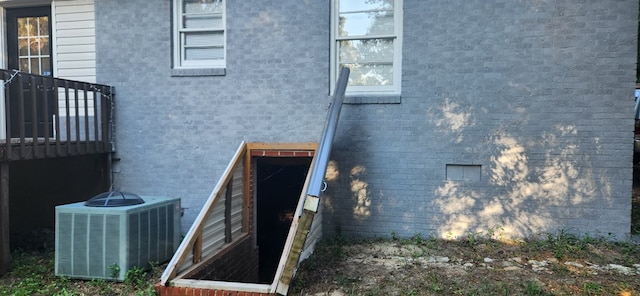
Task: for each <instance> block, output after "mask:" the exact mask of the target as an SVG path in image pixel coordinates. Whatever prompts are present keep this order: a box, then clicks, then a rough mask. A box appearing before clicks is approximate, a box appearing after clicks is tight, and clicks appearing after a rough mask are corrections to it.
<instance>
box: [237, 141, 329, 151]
mask: <svg viewBox="0 0 640 296" xmlns="http://www.w3.org/2000/svg"><path fill="white" fill-rule="evenodd" d="M247 148H248V149H249V150H254V149H256V150H312V151H315V150H316V149H317V148H318V143H315V142H307V143H264V142H252V143H248V144H247Z"/></svg>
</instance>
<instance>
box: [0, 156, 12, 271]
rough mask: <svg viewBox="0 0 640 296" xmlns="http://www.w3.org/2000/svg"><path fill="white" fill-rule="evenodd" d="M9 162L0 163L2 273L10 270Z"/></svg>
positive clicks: (0, 267)
mask: <svg viewBox="0 0 640 296" xmlns="http://www.w3.org/2000/svg"><path fill="white" fill-rule="evenodd" d="M10 261H11V253H10V248H9V162H8V161H4V162H2V163H0V275H3V274H5V273H6V272H7V271H9V264H10Z"/></svg>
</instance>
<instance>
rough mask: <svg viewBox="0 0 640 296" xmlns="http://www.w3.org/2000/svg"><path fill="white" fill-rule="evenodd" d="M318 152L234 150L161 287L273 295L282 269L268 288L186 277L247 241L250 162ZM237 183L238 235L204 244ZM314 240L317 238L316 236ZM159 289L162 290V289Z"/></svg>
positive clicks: (307, 146) (294, 147)
mask: <svg viewBox="0 0 640 296" xmlns="http://www.w3.org/2000/svg"><path fill="white" fill-rule="evenodd" d="M317 148H318V144H317V143H263V142H253V143H245V142H242V143H241V144H240V146H239V147H238V149H237V150H236V153H235V155H234V157H233V158H232V160H231V162H230V163H229V165H228V166H227V168H226V170H225V172H224V173H223V175H222V177H221V179H220V180H219V182H218V184H217V185H216V187H215V188H214V189H213V191H212V193H211V194H210V195H209V198H208V199H207V201H206V202H205V205H204V206H203V209H202V210H201V212H200V214H199V215H198V217H197V218H196V220H195V221H194V223H193V224H192V226H191V228H190V229H189V231H188V232H187V234H186V235H185V238H184V239H183V241H182V243H181V244H180V246H179V247H178V249H177V251H176V252H175V254H174V256H173V258H172V259H171V261H170V262H169V264H168V266H167V268H166V269H165V271H164V273H163V274H162V277H161V281H160V285H161V286H169V287H179V288H185V289H189V288H192V289H204V290H218V291H242V292H253V293H261V294H273V293H274V292H275V287H276V284H277V282H278V280H279V279H280V276H279V275H281V274H282V270H283V268H284V267H283V266H280V265H279V266H278V271H277V272H276V276H275V277H274V282H273V283H272V284H270V285H268V284H257V283H255V284H254V283H240V282H226V281H210V280H194V279H188V278H185V277H188V275H189V273H190V272H192V271H194V270H196V269H198V268H201V266H200V265H201V264H206V263H207V258H211V257H214V256H216V254H218V253H222V252H225V250H227V249H228V248H233V247H235V246H236V244H237V241H238V240H240V239H243V238H246V237H247V236H248V235H249V231H250V228H251V227H252V226H251V223H252V221H251V219H250V217H251V213H249V211H252V209H253V207H254V206H255V202H251V201H253V200H254V199H253V197H255V194H254V193H253V190H252V188H251V187H252V182H251V181H250V180H251V178H252V175H251V174H252V172H251V168H252V167H253V165H252V162H253V161H254V160H253V159H254V158H255V157H313V156H314V155H315V154H316V151H317ZM312 167H313V160H312V163H311V165H310V167H309V170H311V168H312ZM309 176H310V174H307V180H306V181H305V187H303V190H302V194H301V198H300V199H299V201H298V206H297V209H298V210H297V212H298V211H299V210H300V208H301V207H302V206H303V202H304V200H303V198H302V197H304V192H306V190H307V186H306V184H308V182H309V180H308V179H309ZM238 181H240V182H239V183H240V184H242V190H241V192H242V203H243V206H242V209H243V210H242V211H243V214H242V217H243V218H242V231H241V233H240V234H239V235H232V237H231V239H230V240H227V239H223V238H218V239H217V240H218V241H223V240H224V243H219V244H217V243H216V242H210V241H207V240H206V239H205V240H203V238H204V237H206V236H210V235H207V234H204V233H206V232H207V230H206V227H207V224H208V223H207V222H209V221H216V220H217V221H219V220H220V219H216V218H213V216H214V215H215V214H214V213H216V206H217V205H223V204H225V202H223V200H224V199H225V196H226V195H227V194H228V192H229V189H231V188H237V186H238V185H237V184H238ZM229 184H231V185H229ZM234 184H235V185H234ZM230 194H231V195H232V196H236V194H235V193H230ZM252 196H253V197H252ZM249 203H253V204H249ZM297 220H298V219H297V217H294V220H293V221H292V225H294V224H296V223H297ZM293 228H294V227H291V228H290V230H289V236H291V235H292V234H291V232H292V230H291V229H293ZM231 231H232V232H236V234H237V231H234V230H233V229H232V230H231ZM254 231H255V230H254ZM317 231H320V229H319V228H318V229H317ZM294 233H295V232H294ZM227 234H228V233H227ZM314 237H319V234H318V235H316V236H314ZM213 240H216V239H213ZM289 241H292V238H291V239H290V238H289V237H288V238H287V242H289ZM286 244H287V243H285V248H286V247H287V245H286ZM208 245H216V246H218V248H217V249H215V250H206V248H207V247H206V246H208ZM285 255H286V254H285ZM283 257H284V259H282V258H281V262H283V260H286V256H283ZM278 272H279V273H278ZM159 288H160V289H162V288H161V287H159ZM160 294H162V293H160Z"/></svg>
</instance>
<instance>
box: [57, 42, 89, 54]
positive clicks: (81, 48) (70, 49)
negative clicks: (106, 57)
mask: <svg viewBox="0 0 640 296" xmlns="http://www.w3.org/2000/svg"><path fill="white" fill-rule="evenodd" d="M92 49H93V45H90V44H78V45H60V44H58V50H62V51H63V52H65V53H67V54H72V53H83V52H87V51H90V50H92ZM94 56H95V55H94Z"/></svg>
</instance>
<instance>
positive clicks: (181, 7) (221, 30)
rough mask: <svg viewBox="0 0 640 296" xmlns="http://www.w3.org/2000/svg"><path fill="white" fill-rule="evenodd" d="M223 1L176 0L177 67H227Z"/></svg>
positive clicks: (175, 37) (175, 47)
mask: <svg viewBox="0 0 640 296" xmlns="http://www.w3.org/2000/svg"><path fill="white" fill-rule="evenodd" d="M224 2H225V1H224V0H174V2H173V5H174V6H173V7H174V18H173V19H174V22H173V23H174V24H173V26H174V34H173V36H174V40H173V44H174V49H173V64H174V68H176V69H181V68H182V69H189V68H192V69H193V68H222V67H224V66H225V56H226V53H225V7H224V6H225V3H224Z"/></svg>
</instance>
